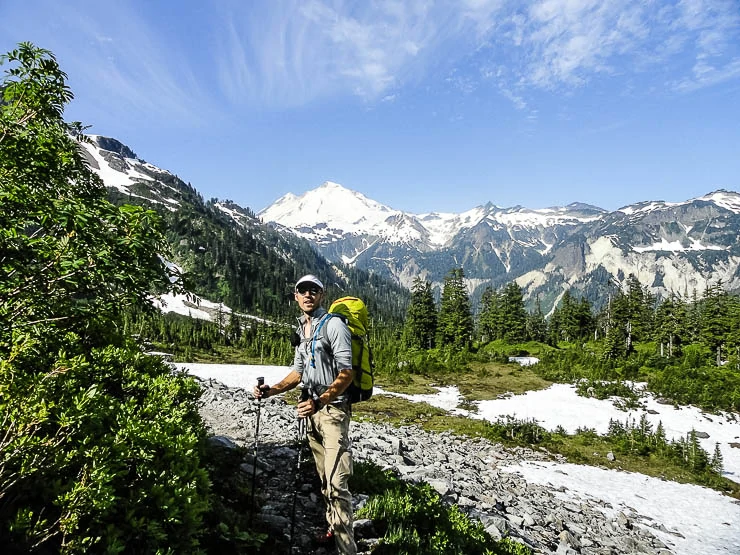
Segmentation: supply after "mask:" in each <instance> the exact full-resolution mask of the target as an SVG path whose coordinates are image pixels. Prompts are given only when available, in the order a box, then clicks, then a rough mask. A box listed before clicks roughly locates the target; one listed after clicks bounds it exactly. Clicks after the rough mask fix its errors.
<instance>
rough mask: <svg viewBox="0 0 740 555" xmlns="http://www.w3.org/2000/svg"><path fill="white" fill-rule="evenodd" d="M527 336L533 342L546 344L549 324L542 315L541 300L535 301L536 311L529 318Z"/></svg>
mask: <svg viewBox="0 0 740 555" xmlns="http://www.w3.org/2000/svg"><path fill="white" fill-rule="evenodd" d="M527 336H528V337H529V339H531V340H532V341H541V342H545V341H546V340H547V322H546V321H545V315H544V314H542V306H541V305H540V298H539V297H537V299H536V300H535V308H534V311H533V312H531V313H530V314H529V315H528V316H527Z"/></svg>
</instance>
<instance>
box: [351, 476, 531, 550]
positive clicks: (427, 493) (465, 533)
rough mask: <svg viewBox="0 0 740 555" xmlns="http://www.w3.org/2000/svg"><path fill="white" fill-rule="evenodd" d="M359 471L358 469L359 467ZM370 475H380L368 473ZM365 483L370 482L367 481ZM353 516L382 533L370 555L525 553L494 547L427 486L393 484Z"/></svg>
mask: <svg viewBox="0 0 740 555" xmlns="http://www.w3.org/2000/svg"><path fill="white" fill-rule="evenodd" d="M358 466H359V465H358ZM371 472H376V473H377V472H378V470H377V469H371ZM365 482H366V483H368V482H369V483H374V481H369V480H367V479H366V480H365ZM391 483H392V486H393V487H391V488H390V489H386V490H385V491H382V492H381V493H379V494H376V495H374V496H372V497H370V499H368V501H367V503H366V504H365V506H364V507H362V508H361V509H360V510H359V511H358V513H357V516H358V517H359V518H370V519H372V520H373V523H374V525H375V527H376V529H377V530H378V531H379V532H380V533H381V534H383V537H382V539H381V541H380V544H379V545H378V546H377V547H376V548H375V549H374V551H373V553H376V554H379V555H382V554H389V555H390V554H409V555H411V554H414V555H427V554H439V555H442V554H450V555H457V554H459V553H466V554H471V555H475V554H481V555H484V554H485V555H494V554H517V553H519V554H522V555H525V554H529V553H531V551H530V550H529V549H528V548H526V547H525V546H523V545H521V544H515V543H514V542H510V541H508V540H504V541H502V542H497V541H496V540H494V539H493V538H492V537H491V536H490V535H489V534H488V533H486V531H485V530H484V528H483V526H482V525H481V524H480V523H479V522H473V521H471V520H470V519H469V518H468V517H467V516H466V515H465V514H464V513H463V512H462V511H461V510H460V509H459V508H458V507H457V506H456V505H447V504H445V503H444V502H443V501H442V499H441V498H440V496H439V494H438V493H437V492H436V491H434V489H432V487H431V486H430V485H429V484H424V483H422V484H411V483H406V482H398V483H396V482H395V481H392V482H391Z"/></svg>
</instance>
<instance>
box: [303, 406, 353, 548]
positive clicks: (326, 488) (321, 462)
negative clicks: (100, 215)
mask: <svg viewBox="0 0 740 555" xmlns="http://www.w3.org/2000/svg"><path fill="white" fill-rule="evenodd" d="M349 421H350V415H349V410H348V409H347V410H343V409H342V408H339V407H337V406H336V405H327V406H325V407H323V408H322V409H321V410H320V411H319V412H317V413H316V414H313V415H312V416H311V426H310V428H309V430H308V444H309V445H310V446H311V451H313V458H314V460H315V461H316V470H317V471H318V473H319V477H320V478H321V493H323V495H324V501H325V502H326V520H327V522H328V523H329V526H330V527H331V529H332V530H333V531H334V538H335V540H336V544H337V549H338V551H339V553H340V554H341V555H355V554H356V553H357V546H356V545H355V539H354V531H353V529H352V496H351V495H350V492H349V486H348V481H349V477H350V476H351V475H352V453H351V452H350V449H349Z"/></svg>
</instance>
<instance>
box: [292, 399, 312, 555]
mask: <svg viewBox="0 0 740 555" xmlns="http://www.w3.org/2000/svg"><path fill="white" fill-rule="evenodd" d="M309 395H310V389H308V388H305V387H303V385H302V384H301V397H300V401H299V402H303V401H307V400H308V399H309ZM305 437H306V418H299V419H298V437H297V439H298V456H297V459H298V460H297V462H296V471H295V488H294V489H293V510H292V512H291V516H290V545H289V546H288V553H292V551H293V533H294V531H295V506H296V500H297V499H298V484H299V483H300V480H301V447H303V438H305Z"/></svg>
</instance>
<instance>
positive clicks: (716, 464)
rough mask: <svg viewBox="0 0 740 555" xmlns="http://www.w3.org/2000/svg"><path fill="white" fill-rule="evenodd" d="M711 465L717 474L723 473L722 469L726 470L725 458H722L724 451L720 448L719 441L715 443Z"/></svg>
mask: <svg viewBox="0 0 740 555" xmlns="http://www.w3.org/2000/svg"><path fill="white" fill-rule="evenodd" d="M709 467H710V468H711V469H712V470H713V471H714V472H716V473H717V474H722V471H723V470H724V459H723V458H722V451H721V450H720V448H719V443H715V444H714V454H713V455H712V460H711V462H710V463H709Z"/></svg>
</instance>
